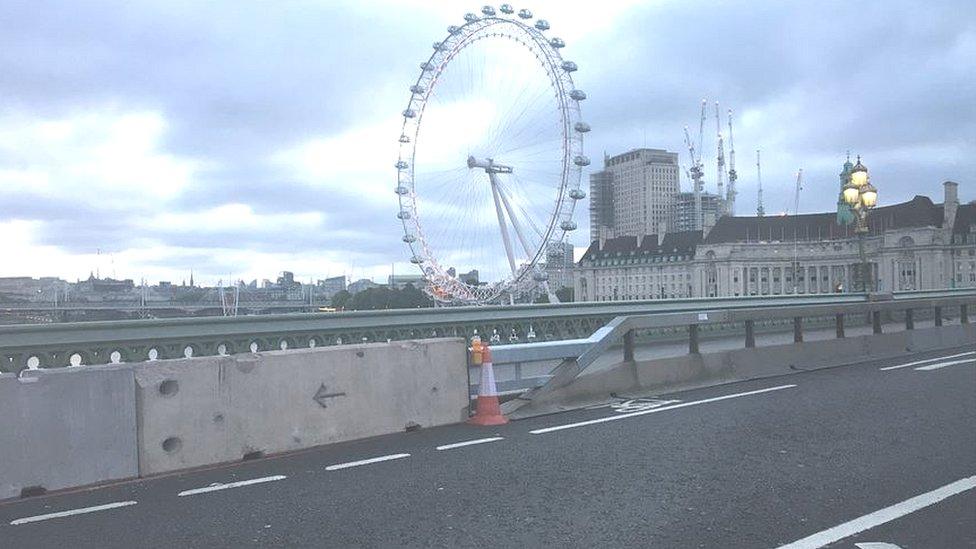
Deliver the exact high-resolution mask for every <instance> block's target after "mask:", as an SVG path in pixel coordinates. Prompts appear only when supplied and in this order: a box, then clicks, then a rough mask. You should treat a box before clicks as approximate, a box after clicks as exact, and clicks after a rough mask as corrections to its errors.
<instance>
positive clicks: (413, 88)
mask: <svg viewBox="0 0 976 549" xmlns="http://www.w3.org/2000/svg"><path fill="white" fill-rule="evenodd" d="M425 91H427V88H425V87H423V86H421V85H420V84H414V85H413V86H410V93H416V94H418V95H419V94H422V93H424V92H425ZM575 92H576V90H573V93H575ZM573 93H570V94H569V96H570V97H573ZM573 99H576V98H575V97H573Z"/></svg>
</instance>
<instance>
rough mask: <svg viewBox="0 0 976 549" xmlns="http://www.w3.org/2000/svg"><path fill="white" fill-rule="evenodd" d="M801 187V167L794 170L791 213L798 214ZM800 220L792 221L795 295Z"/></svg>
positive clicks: (798, 259)
mask: <svg viewBox="0 0 976 549" xmlns="http://www.w3.org/2000/svg"><path fill="white" fill-rule="evenodd" d="M802 188H803V168H800V169H799V170H798V171H797V172H796V188H795V189H794V190H793V215H794V216H799V215H800V189H802ZM799 222H800V220H799V219H797V220H796V221H794V222H793V274H792V278H793V295H796V278H797V277H796V272H797V271H798V270H799V268H800V248H799V245H798V243H797V232H796V230H797V227H798V226H799V225H798V224H799Z"/></svg>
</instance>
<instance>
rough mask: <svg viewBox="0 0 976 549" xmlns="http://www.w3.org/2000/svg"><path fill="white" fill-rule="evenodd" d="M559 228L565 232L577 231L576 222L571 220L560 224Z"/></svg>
mask: <svg viewBox="0 0 976 549" xmlns="http://www.w3.org/2000/svg"><path fill="white" fill-rule="evenodd" d="M559 228H560V229H562V230H564V231H575V230H576V222H575V221H573V220H571V219H567V220H566V221H563V222H562V223H560V224H559Z"/></svg>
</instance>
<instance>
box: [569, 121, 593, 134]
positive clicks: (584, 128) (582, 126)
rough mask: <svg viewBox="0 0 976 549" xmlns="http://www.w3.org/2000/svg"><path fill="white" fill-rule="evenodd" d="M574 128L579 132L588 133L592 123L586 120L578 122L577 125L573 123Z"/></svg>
mask: <svg viewBox="0 0 976 549" xmlns="http://www.w3.org/2000/svg"><path fill="white" fill-rule="evenodd" d="M573 129H574V130H576V131H578V132H579V133H586V132H588V131H590V125H589V124H587V123H586V122H577V123H576V124H575V125H573Z"/></svg>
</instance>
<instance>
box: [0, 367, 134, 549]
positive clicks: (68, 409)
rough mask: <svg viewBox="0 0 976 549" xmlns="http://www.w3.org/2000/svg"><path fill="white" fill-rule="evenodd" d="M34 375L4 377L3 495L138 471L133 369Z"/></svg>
mask: <svg viewBox="0 0 976 549" xmlns="http://www.w3.org/2000/svg"><path fill="white" fill-rule="evenodd" d="M30 374H31V375H30V376H29V377H26V376H25V377H23V378H21V379H17V378H16V377H15V376H13V375H11V374H4V375H0V418H2V421H0V499H5V498H11V497H17V496H20V494H21V491H22V490H24V489H25V488H26V489H34V490H38V489H45V490H59V489H63V488H68V487H72V486H83V485H86V484H94V483H97V482H104V481H109V480H116V479H122V478H128V477H134V476H137V475H138V472H139V471H138V462H137V456H136V407H135V390H134V382H133V375H132V371H131V370H128V369H125V368H72V369H66V370H52V371H34V372H30ZM2 545H3V543H2V537H0V546H2Z"/></svg>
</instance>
